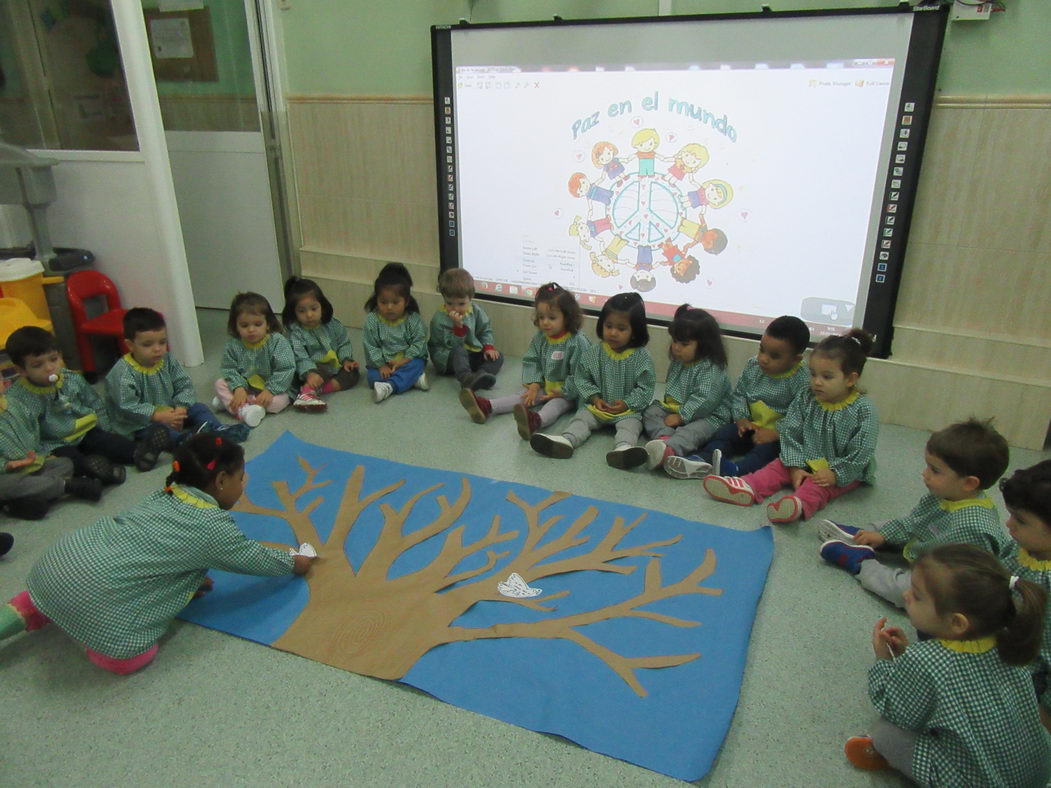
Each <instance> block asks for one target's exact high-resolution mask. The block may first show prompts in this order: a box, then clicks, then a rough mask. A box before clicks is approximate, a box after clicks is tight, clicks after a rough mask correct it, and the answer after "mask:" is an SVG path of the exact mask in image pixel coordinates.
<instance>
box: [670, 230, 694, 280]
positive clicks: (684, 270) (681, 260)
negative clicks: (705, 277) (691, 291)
mask: <svg viewBox="0 0 1051 788" xmlns="http://www.w3.org/2000/svg"><path fill="white" fill-rule="evenodd" d="M661 252H662V253H663V254H664V261H665V265H669V266H671V275H672V277H673V278H674V279H675V280H676V281H677V282H692V281H693V280H694V279H696V278H697V274H699V273H700V272H701V265H700V263H698V262H697V258H696V257H688V256H687V255H686V253H685V251H684V250H682V249H680V248H679V247H677V246H676V245H675V244H673V243H672V242H671V241H670V240H667V241H665V242H664V243H662V244H661Z"/></svg>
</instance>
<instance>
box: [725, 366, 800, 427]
mask: <svg viewBox="0 0 1051 788" xmlns="http://www.w3.org/2000/svg"><path fill="white" fill-rule="evenodd" d="M809 387H810V372H809V370H808V369H807V368H806V367H805V366H804V365H803V364H802V363H800V364H796V365H795V366H794V367H792V368H791V369H789V370H787V371H785V372H782V373H781V374H780V375H767V374H766V373H765V372H763V370H762V368H761V367H760V366H759V362H758V361H757V360H756V359H755V357H754V356H753V357H752V358H750V359H748V361H747V362H745V365H744V369H743V370H742V371H741V376H740V377H739V378H738V379H737V385H736V386H734V390H733V394H732V395H731V397H730V417H729V418H728V419H727V421H734V422H736V421H737V420H738V419H749V420H750V421H753V422H755V423H756V424H758V425H759V426H760V427H772V426H773V425H774V424H776V423H777V421H778V420H779V419H780V418H781V417H783V416H784V415H785V414H786V413H787V412H788V406H789V405H791V404H792V402H793V401H795V399H796V397H798V396H799V395H800V394H801V393H802V392H805V391H807V390H808V389H809Z"/></svg>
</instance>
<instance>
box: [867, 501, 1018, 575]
mask: <svg viewBox="0 0 1051 788" xmlns="http://www.w3.org/2000/svg"><path fill="white" fill-rule="evenodd" d="M879 532H880V533H881V534H882V535H883V536H884V537H886V539H887V542H888V543H889V544H892V545H894V546H896V547H901V548H902V554H903V555H904V556H905V558H906V559H907V560H909V561H915V560H916V559H917V558H919V557H920V556H921V555H923V554H924V553H925V552H927V551H928V550H930V549H931V548H932V547H936V546H937V545H941V544H948V543H949V542H962V543H963V544H972V545H974V546H975V547H978V548H981V549H982V550H986V551H987V552H990V553H992V554H993V555H995V556H998V557H1000V558H1003V557H1004V556H1005V555H1006V554H1007V551H1008V550H1009V548H1010V545H1011V539H1010V537H1009V536H1008V535H1007V531H1006V530H1005V529H1004V527H1003V525H1001V523H1000V515H999V513H998V512H997V511H996V504H994V503H993V500H992V498H989V497H988V496H987V495H985V493H982V494H981V495H978V496H977V497H975V498H966V499H964V500H962V501H944V500H942V499H941V498H935V497H934V496H933V495H931V494H930V493H927V494H926V495H924V496H923V497H922V498H920V502H919V503H918V504H916V507H915V508H914V509H913V510H912V511H911V512H909V513H908V514H907V515H905V516H904V517H897V518H895V519H893V520H889V521H887V522H886V523H883V524H881V525H880V526H879Z"/></svg>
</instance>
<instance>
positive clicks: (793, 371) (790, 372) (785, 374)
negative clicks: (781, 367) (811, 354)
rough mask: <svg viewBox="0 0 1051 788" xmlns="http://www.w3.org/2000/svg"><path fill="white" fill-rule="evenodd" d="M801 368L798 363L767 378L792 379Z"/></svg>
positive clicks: (800, 364)
mask: <svg viewBox="0 0 1051 788" xmlns="http://www.w3.org/2000/svg"><path fill="white" fill-rule="evenodd" d="M801 366H803V362H802V361H800V362H799V363H798V364H796V365H795V366H794V367H792V368H791V369H786V370H785V371H784V372H778V373H777V374H776V375H767V377H768V378H773V379H774V380H783V379H784V378H790V377H792V376H793V375H794V374H796V373H797V372H798V371H799V368H800V367H801ZM764 374H765V373H764ZM855 393H857V392H855Z"/></svg>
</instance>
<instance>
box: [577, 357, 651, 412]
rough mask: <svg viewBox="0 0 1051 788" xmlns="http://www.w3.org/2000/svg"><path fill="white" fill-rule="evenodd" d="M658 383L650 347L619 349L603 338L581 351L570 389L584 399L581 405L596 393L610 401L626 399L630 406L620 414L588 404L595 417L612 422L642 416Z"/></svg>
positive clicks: (581, 399) (625, 401)
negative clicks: (611, 346) (648, 348)
mask: <svg viewBox="0 0 1051 788" xmlns="http://www.w3.org/2000/svg"><path fill="white" fill-rule="evenodd" d="M656 385H657V372H656V370H655V369H654V368H653V357H652V356H651V355H650V351H648V350H647V349H646V348H644V347H634V348H627V349H626V350H621V351H615V350H611V349H610V346H609V345H607V344H606V343H605V342H601V343H599V344H598V345H592V346H591V347H590V348H588V349H587V351H585V352H584V353H583V354H582V355H581V357H580V363H579V364H578V365H577V369H576V372H574V373H573V375H572V377H570V379H569V385H568V386H567V390H568V391H569V392H570V394H572V395H573V396H572V397H571V398H572V399H578V398H579V399H580V404H581V405H584V404H585V403H588V402H589V401H590V400H591V398H592V397H594V396H595V395H598V396H600V397H602V399H604V400H605V401H606V402H616V401H617V400H624V404H625V405H627V406H628V410H627V411H625V412H624V413H618V414H616V415H613V414H610V413H605V412H603V411H600V410H598V409H597V408H595V407H593V406H591V405H587V409H588V410H589V411H591V413H592V414H594V416H595V418H597V419H598V420H599V421H601V422H603V423H605V424H612V423H614V422H617V421H620V420H621V419H625V418H628V417H629V416H634V417H635V418H638V417H639V414H640V413H642V411H643V410H645V409H646V406H647V405H649V404H650V401H651V400H652V399H653V389H654V388H655V387H656Z"/></svg>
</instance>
